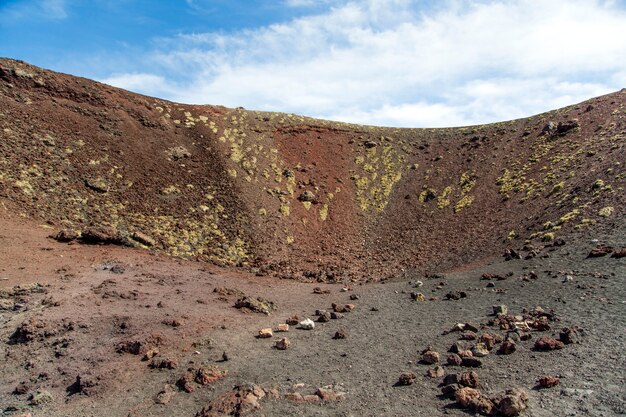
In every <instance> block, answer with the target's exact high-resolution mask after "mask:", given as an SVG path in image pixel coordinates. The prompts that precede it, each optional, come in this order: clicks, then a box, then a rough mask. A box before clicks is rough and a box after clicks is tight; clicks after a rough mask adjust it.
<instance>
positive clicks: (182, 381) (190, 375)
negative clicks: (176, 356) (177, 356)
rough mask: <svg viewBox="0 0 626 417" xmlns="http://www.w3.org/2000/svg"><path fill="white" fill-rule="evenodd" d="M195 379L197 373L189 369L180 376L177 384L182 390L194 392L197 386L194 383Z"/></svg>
mask: <svg viewBox="0 0 626 417" xmlns="http://www.w3.org/2000/svg"><path fill="white" fill-rule="evenodd" d="M194 380H195V374H194V372H193V369H189V370H188V371H187V372H185V373H184V374H183V375H182V376H181V377H180V378H178V380H177V381H176V386H177V387H178V388H179V389H181V390H182V391H185V392H187V393H192V392H193V391H194V390H195V388H196V387H195V385H194V383H193V382H194Z"/></svg>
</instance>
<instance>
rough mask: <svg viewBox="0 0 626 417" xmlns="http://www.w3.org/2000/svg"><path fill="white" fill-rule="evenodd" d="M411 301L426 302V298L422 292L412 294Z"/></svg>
mask: <svg viewBox="0 0 626 417" xmlns="http://www.w3.org/2000/svg"><path fill="white" fill-rule="evenodd" d="M411 299H412V300H414V301H426V296H425V295H424V294H422V293H421V292H411Z"/></svg>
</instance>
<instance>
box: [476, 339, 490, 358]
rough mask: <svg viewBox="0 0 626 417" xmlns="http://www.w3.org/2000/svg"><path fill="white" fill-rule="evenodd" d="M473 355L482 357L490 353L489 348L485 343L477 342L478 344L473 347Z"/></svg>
mask: <svg viewBox="0 0 626 417" xmlns="http://www.w3.org/2000/svg"><path fill="white" fill-rule="evenodd" d="M472 355H474V356H476V357H478V358H482V357H483V356H487V355H489V349H487V346H485V344H484V343H480V342H479V343H476V346H474V347H473V348H472Z"/></svg>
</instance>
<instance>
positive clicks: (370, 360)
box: [0, 216, 626, 416]
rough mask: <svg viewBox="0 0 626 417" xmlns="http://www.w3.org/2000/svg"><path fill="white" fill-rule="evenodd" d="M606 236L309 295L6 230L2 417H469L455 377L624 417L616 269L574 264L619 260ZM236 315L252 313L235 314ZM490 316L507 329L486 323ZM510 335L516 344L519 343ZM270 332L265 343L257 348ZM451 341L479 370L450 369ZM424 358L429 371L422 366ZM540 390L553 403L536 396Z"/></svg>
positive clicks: (613, 235) (620, 230)
mask: <svg viewBox="0 0 626 417" xmlns="http://www.w3.org/2000/svg"><path fill="white" fill-rule="evenodd" d="M614 226H615V227H613V228H612V229H607V230H605V231H604V232H603V233H600V232H598V233H596V234H594V235H587V234H583V233H580V234H579V235H572V236H571V237H570V240H568V241H566V242H565V244H564V245H563V246H554V247H548V248H545V249H543V250H542V251H541V253H540V254H539V255H538V256H536V257H534V258H532V259H529V260H523V259H513V260H510V261H506V260H505V258H503V257H502V258H501V257H496V258H493V259H491V260H484V261H483V262H482V263H476V264H474V265H468V266H465V267H462V268H458V269H457V270H452V271H441V272H439V273H436V274H431V275H429V276H424V274H421V275H415V276H410V277H409V276H407V277H403V278H402V279H398V280H392V281H389V282H386V283H384V284H381V283H378V284H366V285H359V284H350V283H341V284H319V285H316V284H307V283H298V282H293V281H285V280H276V279H275V278H269V277H257V276H253V275H249V274H243V273H240V272H237V271H234V270H226V269H220V268H217V267H212V266H208V265H207V264H205V263H199V262H192V261H181V260H175V259H171V258H168V257H165V256H162V255H158V254H150V253H148V252H144V251H141V250H137V249H127V248H121V247H118V246H108V245H81V244H72V245H68V244H63V243H58V242H55V241H53V240H51V239H49V238H47V237H46V236H47V235H48V234H49V233H50V230H49V229H48V228H45V227H42V226H38V225H35V224H33V223H32V222H29V221H24V220H20V219H16V218H14V217H11V216H9V219H7V220H2V231H3V232H2V236H1V239H0V244H1V245H2V248H3V250H2V251H1V255H0V261H1V263H0V264H1V265H2V270H1V272H0V279H2V281H0V283H1V285H2V292H1V293H0V302H1V303H2V304H0V305H1V307H2V312H1V320H2V333H1V335H0V337H1V338H2V341H3V343H2V344H1V345H0V354H1V355H2V357H3V358H4V361H3V362H2V365H0V404H2V408H1V410H2V413H3V414H2V415H27V414H30V415H32V416H69V415H71V416H149V415H152V416H160V415H163V416H165V415H167V416H195V415H198V416H203V415H228V414H230V415H265V416H273V415H302V416H308V415H329V416H353V415H354V416H356V415H368V416H369V415H371V416H375V415H389V416H405V415H424V416H434V415H459V416H462V415H466V414H467V412H468V411H467V410H465V409H464V408H463V407H462V406H461V405H460V403H459V402H458V401H457V398H456V397H454V393H452V394H450V395H452V396H451V397H450V395H445V394H444V393H442V389H443V391H446V392H449V391H450V388H448V389H447V390H446V389H445V388H444V385H443V383H444V380H445V378H448V379H447V380H446V382H450V381H452V379H453V378H455V377H453V376H450V375H453V374H456V379H457V380H459V381H461V380H462V381H464V382H465V383H467V384H468V385H470V386H474V385H476V386H477V388H478V389H479V390H480V392H481V394H482V398H490V399H492V398H493V396H494V395H496V394H498V393H501V392H504V391H505V390H507V389H512V388H521V389H523V390H525V392H526V393H527V395H528V400H527V402H523V406H522V408H526V409H525V410H524V411H523V412H522V414H523V415H528V416H551V415H563V416H566V415H571V416H575V415H591V416H609V415H620V414H623V413H624V412H626V389H625V388H624V387H625V386H626V385H625V382H626V381H624V379H625V375H624V372H623V369H625V368H626V366H625V365H626V360H625V359H624V355H623V349H624V340H623V335H624V329H625V325H626V322H625V319H624V317H626V316H625V313H626V285H624V279H625V276H626V274H625V272H626V267H625V266H626V264H625V262H626V258H611V257H610V256H611V254H608V255H606V256H602V257H594V258H587V256H588V255H589V253H590V252H591V251H592V250H593V249H594V248H596V246H597V245H598V243H605V244H607V245H610V246H612V247H613V248H614V252H617V251H618V250H619V248H621V247H622V246H624V244H625V242H624V236H625V235H626V234H625V233H624V232H625V231H626V229H625V228H624V224H623V223H622V224H616V225H614ZM592 239H598V241H599V242H595V241H592ZM245 296H248V297H249V298H247V299H244V298H245ZM422 296H423V297H422ZM258 297H260V298H261V299H262V300H264V301H265V302H259V303H256V302H255V300H256V299H257V298H258ZM456 298H458V299H456ZM242 299H244V301H243V302H241V303H239V304H242V305H247V306H248V307H251V308H258V309H259V311H261V312H254V311H252V310H250V309H248V308H242V309H238V308H236V307H235V305H236V304H237V301H238V300H242ZM246 301H248V302H249V303H248V304H246ZM333 304H335V308H334V309H333ZM348 304H350V305H352V306H350V307H348V308H347V309H346V305H348ZM493 306H506V307H507V309H508V314H509V315H500V316H499V318H498V317H497V316H494V315H493V312H494V311H493ZM538 307H540V308H541V309H538ZM264 309H266V310H269V311H268V312H269V314H264V313H263V310H264ZM316 310H326V312H327V314H321V313H323V312H321V311H316ZM335 310H337V311H340V312H339V313H336V314H334V315H333V317H334V318H331V317H330V314H329V313H331V312H333V313H334V312H335ZM526 313H528V314H529V315H524V314H526ZM539 313H541V314H539ZM320 314H321V315H320ZM522 315H524V317H514V316H522ZM293 316H298V319H297V322H301V321H303V320H305V319H307V318H310V319H312V320H314V321H315V327H314V329H312V330H304V329H300V328H299V327H301V326H300V325H299V324H298V325H293V324H292V325H291V326H289V329H288V331H287V332H278V331H277V330H278V328H279V325H280V324H283V323H285V322H286V321H288V319H293ZM321 316H324V317H325V318H322V319H320V317H321ZM337 317H340V318H337ZM526 319H528V320H526ZM522 320H524V322H525V323H528V324H530V328H528V329H526V328H525V327H524V325H522V324H520V321H522ZM515 322H517V324H515ZM459 323H460V324H462V325H463V326H462V327H463V330H458V329H456V327H455V326H458V324H459ZM466 324H467V329H471V330H465V329H466V327H465V325H466ZM507 325H510V326H512V327H518V328H523V329H522V331H521V332H519V333H520V334H519V335H515V334H513V333H509V331H507V330H506V329H504V327H506V326H507ZM565 327H568V328H574V329H578V330H577V332H576V333H575V334H574V335H573V341H574V342H575V343H571V344H565V345H563V346H562V348H561V349H556V350H552V351H543V350H539V349H538V348H537V347H538V346H537V345H536V343H537V341H538V340H539V339H540V338H542V337H544V336H547V337H553V338H555V339H559V335H560V333H561V330H562V329H563V328H565ZM265 328H269V329H272V330H273V332H272V333H273V335H271V336H270V337H267V338H263V337H257V336H258V335H259V331H260V330H262V329H265ZM509 330H511V329H509ZM337 333H340V334H339V335H338V334H337ZM341 333H343V334H341ZM484 334H491V335H493V336H494V338H493V339H494V340H495V344H494V345H493V348H492V349H491V351H489V350H487V351H486V352H481V351H480V350H481V349H480V348H481V346H478V348H477V347H476V344H477V342H478V340H472V339H474V338H478V339H480V340H483V341H487V339H486V338H484V337H482V339H481V336H483V335H484ZM497 336H500V337H502V338H504V337H507V336H508V337H510V338H511V340H514V341H515V342H514V344H515V351H514V352H512V353H510V354H502V353H498V352H499V351H501V352H505V351H506V352H507V353H508V352H509V351H510V350H511V349H508V350H504V349H501V347H500V346H501V345H502V344H503V343H504V342H500V343H498V338H497ZM520 336H521V338H522V339H526V338H527V337H528V339H527V340H520V338H519V337H520ZM284 338H286V339H287V340H288V346H287V348H286V349H284V350H281V349H279V348H277V347H276V346H277V342H280V341H282V340H283V339H284ZM459 339H468V340H463V341H461V345H459V346H460V348H461V350H464V349H467V350H470V351H472V347H474V355H473V356H471V357H473V358H474V359H478V360H479V361H480V362H481V364H480V366H479V367H468V366H455V365H451V364H449V363H448V362H449V359H448V357H449V356H451V355H452V354H451V352H448V351H449V349H450V348H451V346H452V345H453V344H454V343H455V342H457V341H458V340H459ZM507 343H509V342H507ZM463 344H465V345H463ZM279 345H280V347H282V348H284V347H285V342H283V343H282V344H280V343H279ZM487 345H489V343H487ZM556 345H558V343H556ZM487 347H491V346H487ZM556 347H561V346H556ZM426 350H431V351H434V352H437V353H438V354H439V355H438V356H439V361H438V362H435V363H432V364H425V363H423V360H424V359H428V358H431V357H430V354H426V355H423V354H422V353H423V352H424V351H426ZM483 350H484V349H483ZM483 354H486V355H485V356H482V355H483ZM461 355H462V356H465V355H467V354H466V353H461ZM435 356H436V355H435ZM225 359H227V360H225ZM431 359H432V358H431ZM450 361H452V362H454V360H453V359H450ZM469 364H470V365H476V364H475V363H471V361H470V363H469ZM437 365H439V366H440V367H441V368H440V369H439V368H437ZM470 371H473V372H475V373H476V375H474V374H468V375H465V376H463V374H464V373H467V372H470ZM429 372H430V373H431V374H432V375H430V376H429V375H428V373H429ZM411 373H412V374H413V375H411ZM403 374H405V376H404V377H403V378H401V376H402V375H403ZM545 376H551V377H556V378H558V380H559V383H558V385H556V386H554V387H551V388H540V387H539V384H538V381H539V380H540V378H542V377H545ZM405 384H406V385H405ZM452 386H454V387H455V388H457V389H458V388H461V387H462V385H458V386H455V385H452ZM188 391H189V392H188ZM460 400H461V402H462V401H464V400H463V399H460ZM471 406H472V405H470V407H471ZM496 406H497V404H496Z"/></svg>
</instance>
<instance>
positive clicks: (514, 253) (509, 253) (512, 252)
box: [502, 249, 522, 261]
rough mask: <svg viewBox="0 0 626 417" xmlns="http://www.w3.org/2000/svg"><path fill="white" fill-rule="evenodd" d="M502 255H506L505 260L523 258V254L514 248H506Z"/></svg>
mask: <svg viewBox="0 0 626 417" xmlns="http://www.w3.org/2000/svg"><path fill="white" fill-rule="evenodd" d="M502 256H503V257H504V260H505V261H510V260H513V259H522V256H521V255H520V254H519V253H517V251H516V250H514V249H507V250H505V251H504V253H503V254H502Z"/></svg>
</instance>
